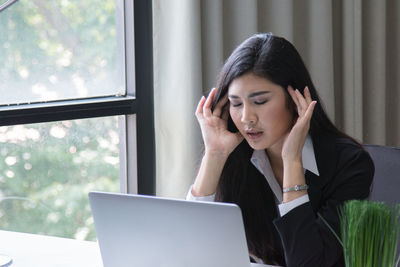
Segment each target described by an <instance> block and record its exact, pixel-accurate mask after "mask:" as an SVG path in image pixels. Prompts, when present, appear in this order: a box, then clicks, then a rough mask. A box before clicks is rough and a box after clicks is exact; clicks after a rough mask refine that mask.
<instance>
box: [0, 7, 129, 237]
mask: <svg viewBox="0 0 400 267" xmlns="http://www.w3.org/2000/svg"><path fill="white" fill-rule="evenodd" d="M117 13H118V12H117V10H116V1H115V0H51V1H48V0H19V1H18V2H16V3H15V4H14V5H13V6H11V7H9V8H7V9H6V10H5V11H3V12H1V13H0V51H1V52H0V81H1V82H0V105H7V104H16V103H28V102H36V101H39V102H41V101H51V100H62V99H70V98H81V97H92V96H103V95H115V94H119V93H122V94H123V92H124V91H123V90H122V89H123V86H122V84H123V77H124V74H123V69H124V66H123V64H122V63H123V62H122V60H121V59H122V58H123V49H120V48H119V47H118V44H122V43H123V39H122V37H121V33H118V31H121V29H119V30H118V27H117V16H118V15H117ZM120 19H121V18H120ZM120 28H121V27H120ZM121 88H122V89H121ZM0 119H1V118H0ZM117 124H118V123H117V118H116V117H112V118H111V117H108V118H95V119H86V120H76V121H64V122H57V123H41V124H31V125H16V126H7V127H0V229H6V230H12V231H21V232H29V233H41V234H47V235H55V236H63V237H70V238H77V239H86V240H93V239H95V233H94V228H93V221H92V218H91V213H90V207H89V202H88V199H87V193H88V192H89V191H91V190H102V191H103V190H104V191H114V192H118V191H119V149H118V148H119V147H118V146H119V145H118V143H119V141H118V127H117Z"/></svg>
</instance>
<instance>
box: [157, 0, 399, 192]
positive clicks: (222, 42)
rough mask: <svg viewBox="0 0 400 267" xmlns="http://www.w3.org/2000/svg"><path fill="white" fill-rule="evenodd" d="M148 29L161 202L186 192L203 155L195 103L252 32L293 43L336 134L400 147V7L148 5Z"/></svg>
mask: <svg viewBox="0 0 400 267" xmlns="http://www.w3.org/2000/svg"><path fill="white" fill-rule="evenodd" d="M153 30H154V40H153V42H154V90H155V94H154V97H155V99H154V101H155V102H154V103H155V123H156V153H157V154H156V157H157V164H156V167H157V170H156V173H157V194H158V195H160V196H169V197H184V195H185V194H186V191H187V189H188V187H189V185H190V184H191V183H192V182H193V180H194V178H195V175H196V172H197V168H198V165H199V163H200V159H201V152H202V151H201V150H202V140H201V133H200V129H199V127H198V125H197V122H196V120H195V116H194V110H195V107H196V105H197V102H198V100H199V99H200V96H201V95H202V93H203V92H206V91H208V90H209V89H210V88H212V87H213V86H214V84H215V81H216V77H217V75H218V72H219V69H220V67H221V66H222V64H223V62H224V60H225V59H226V58H227V56H229V54H230V53H231V52H232V50H233V49H234V48H235V47H236V46H237V45H238V44H240V43H241V42H242V41H243V40H244V39H246V38H247V37H249V36H251V35H252V34H254V33H256V32H273V33H274V34H276V35H280V36H283V37H285V38H286V39H288V40H289V41H291V42H292V43H293V44H294V45H295V46H296V47H297V49H298V50H299V52H300V54H301V55H302V57H303V59H304V61H305V62H306V65H307V67H308V69H309V71H310V73H311V76H312V78H313V81H314V83H315V86H316V87H317V89H318V90H319V93H320V96H321V98H322V100H323V103H324V105H325V108H326V110H327V112H328V114H329V116H330V117H331V119H332V120H333V121H334V122H335V123H336V125H337V126H338V127H339V128H340V129H342V130H344V131H345V132H346V133H348V134H349V135H351V136H353V137H355V138H356V139H358V140H360V141H361V142H363V143H369V144H380V145H391V146H400V106H399V105H398V102H399V101H400V66H399V64H400V43H399V41H400V40H399V38H400V1H397V0H386V1H382V0H364V1H363V0H333V1H321V0H302V1H301V0H258V1H257V0H246V1H243V0H225V1H223V0H153Z"/></svg>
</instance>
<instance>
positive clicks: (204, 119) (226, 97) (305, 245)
mask: <svg viewBox="0 0 400 267" xmlns="http://www.w3.org/2000/svg"><path fill="white" fill-rule="evenodd" d="M196 116H197V119H198V121H199V124H200V127H201V131H202V135H203V140H204V145H205V153H204V156H203V159H202V162H201V166H200V169H199V173H198V175H197V177H196V180H195V182H194V184H193V186H192V187H191V189H190V191H189V193H188V197H187V199H190V200H210V201H214V200H215V201H222V202H232V203H236V204H238V205H239V206H240V208H241V209H242V213H243V219H244V224H245V230H246V237H247V243H248V247H249V252H250V255H251V258H253V259H254V260H255V261H257V262H263V263H268V264H275V265H281V266H296V267H298V266H324V267H327V266H344V261H343V255H342V247H341V246H340V244H339V242H338V241H337V240H336V238H335V236H334V235H333V234H332V232H331V230H330V229H329V228H328V227H327V226H326V223H325V222H324V221H323V220H322V219H321V217H323V219H325V221H326V222H327V223H328V224H329V225H330V226H331V227H332V228H333V229H334V230H335V231H336V232H339V229H340V221H339V215H338V208H339V206H340V205H341V204H343V202H344V201H346V200H350V199H364V198H366V197H368V195H369V192H370V185H371V182H372V177H373V174H374V166H373V163H372V160H371V158H370V157H369V155H368V153H367V152H365V151H364V150H363V148H362V146H361V145H360V144H358V143H357V142H356V141H354V140H353V139H352V138H350V137H348V136H347V135H345V134H344V133H342V132H340V131H339V130H338V129H337V128H336V127H335V126H334V125H333V123H332V122H331V121H330V120H329V118H328V116H327V115H326V113H325V111H324V110H323V107H322V106H321V103H320V100H319V97H318V94H317V92H316V90H315V87H314V85H313V83H312V81H311V78H310V75H309V73H308V71H307V69H306V67H305V65H304V63H303V61H302V59H301V57H300V55H299V54H298V52H297V51H296V49H295V48H294V47H293V45H292V44H290V43H289V42H288V41H286V40H285V39H283V38H280V37H277V36H274V35H272V34H256V35H254V36H252V37H250V38H249V39H247V40H246V41H244V42H243V43H242V44H241V45H240V46H239V47H238V48H236V49H235V51H234V52H233V53H232V55H231V56H230V57H229V58H228V60H227V61H226V63H225V65H224V66H223V68H222V71H221V73H220V76H219V79H218V83H217V87H216V88H214V89H213V90H211V92H210V93H209V95H208V97H207V98H205V97H202V99H201V100H200V102H199V104H198V107H197V110H196Z"/></svg>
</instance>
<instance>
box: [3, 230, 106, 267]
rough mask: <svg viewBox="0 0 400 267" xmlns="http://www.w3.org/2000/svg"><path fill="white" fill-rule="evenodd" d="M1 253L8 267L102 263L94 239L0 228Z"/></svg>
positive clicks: (87, 266)
mask: <svg viewBox="0 0 400 267" xmlns="http://www.w3.org/2000/svg"><path fill="white" fill-rule="evenodd" d="M0 254H6V255H8V256H10V257H11V258H12V259H13V263H12V264H11V266H10V267H102V266H103V264H102V261H101V256H100V249H99V247H98V245H97V243H96V242H90V241H78V240H73V239H67V238H60V237H52V236H44V235H34V234H25V233H16V232H9V231H1V230H0Z"/></svg>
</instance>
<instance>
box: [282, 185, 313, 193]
mask: <svg viewBox="0 0 400 267" xmlns="http://www.w3.org/2000/svg"><path fill="white" fill-rule="evenodd" d="M307 189H308V185H306V184H302V185H299V184H297V185H295V186H293V187H286V188H283V193H287V192H291V191H303V190H307Z"/></svg>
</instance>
